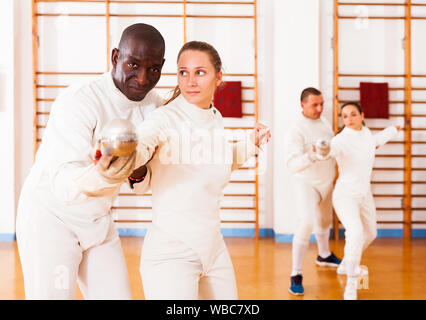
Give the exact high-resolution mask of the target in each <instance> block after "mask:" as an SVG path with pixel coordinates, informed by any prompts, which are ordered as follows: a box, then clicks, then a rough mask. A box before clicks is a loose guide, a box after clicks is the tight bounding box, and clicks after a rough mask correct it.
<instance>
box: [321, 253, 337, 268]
mask: <svg viewBox="0 0 426 320" xmlns="http://www.w3.org/2000/svg"><path fill="white" fill-rule="evenodd" d="M341 262H342V260H340V259H339V258H337V257H336V256H335V255H334V253H331V254H330V255H329V256H328V257H327V258H322V257H321V256H318V257H317V260H316V264H317V265H319V266H320V267H325V266H327V267H338V266H339V264H340V263H341Z"/></svg>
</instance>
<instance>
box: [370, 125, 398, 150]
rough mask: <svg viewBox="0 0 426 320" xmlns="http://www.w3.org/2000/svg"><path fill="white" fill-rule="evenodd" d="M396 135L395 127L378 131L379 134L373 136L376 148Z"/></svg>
mask: <svg viewBox="0 0 426 320" xmlns="http://www.w3.org/2000/svg"><path fill="white" fill-rule="evenodd" d="M397 134H398V130H397V129H396V127H395V126H390V127H387V128H386V129H384V130H382V131H380V132H379V133H377V134H375V135H373V137H374V140H375V142H376V147H380V146H382V145H384V144H386V143H387V142H389V141H390V140H392V139H393V138H394V137H395V136H396V135H397Z"/></svg>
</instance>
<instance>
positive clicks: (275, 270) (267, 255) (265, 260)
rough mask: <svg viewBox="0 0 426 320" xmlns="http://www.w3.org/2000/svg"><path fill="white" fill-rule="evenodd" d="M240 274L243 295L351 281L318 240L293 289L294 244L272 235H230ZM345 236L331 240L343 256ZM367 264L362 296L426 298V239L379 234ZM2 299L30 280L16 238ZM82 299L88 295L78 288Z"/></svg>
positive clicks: (1, 266)
mask: <svg viewBox="0 0 426 320" xmlns="http://www.w3.org/2000/svg"><path fill="white" fill-rule="evenodd" d="M225 240H226V243H227V245H228V248H229V251H230V254H231V257H232V261H233V263H234V268H235V270H236V275H237V283H238V291H239V298H240V299H248V300H257V299H261V300H275V299H279V300H287V299H297V300H299V299H309V300H312V299H314V300H317V299H321V300H322V299H331V300H334V299H341V298H342V295H343V289H344V285H345V281H346V277H345V276H337V275H336V272H335V269H334V268H328V267H317V266H316V265H315V264H314V260H315V258H316V245H315V244H314V243H312V244H311V245H310V248H309V250H308V253H307V256H306V259H305V264H304V287H305V295H304V296H303V297H294V296H292V295H290V294H289V293H288V286H289V275H290V271H291V244H290V243H276V242H275V241H274V240H273V239H272V238H266V239H261V240H260V241H259V242H258V243H256V242H255V240H254V239H251V238H225ZM142 243H143V238H133V237H129V238H122V244H123V249H124V252H125V256H126V260H127V265H128V268H129V275H130V280H131V288H132V294H133V298H134V299H144V295H143V291H142V284H141V280H140V276H139V272H138V268H139V257H140V249H141V246H142ZM343 246H344V241H343V240H340V241H338V242H335V241H331V247H332V249H333V251H334V252H335V253H336V255H337V256H339V257H341V256H342V254H343ZM362 264H364V265H366V266H367V267H368V269H369V273H370V274H369V289H363V290H359V291H358V296H359V299H365V300H367V299H389V300H392V299H398V300H401V299H415V300H417V299H421V300H425V299H426V290H425V288H426V239H413V240H412V241H411V242H408V243H403V240H402V239H391V238H387V239H385V238H382V239H377V240H376V241H375V242H374V243H373V245H372V246H371V247H370V248H368V249H367V251H366V252H365V253H364V256H363V260H362ZM0 270H1V272H0V284H1V285H0V299H24V298H25V295H24V285H23V278H22V272H21V267H20V262H19V256H18V251H17V247H16V242H10V243H8V242H3V243H0ZM76 298H77V299H82V296H81V294H80V292H77V295H76Z"/></svg>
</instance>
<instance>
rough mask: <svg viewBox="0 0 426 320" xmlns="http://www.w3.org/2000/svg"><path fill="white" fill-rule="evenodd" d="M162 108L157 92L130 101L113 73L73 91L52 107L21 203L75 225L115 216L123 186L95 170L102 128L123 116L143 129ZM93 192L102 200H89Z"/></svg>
mask: <svg viewBox="0 0 426 320" xmlns="http://www.w3.org/2000/svg"><path fill="white" fill-rule="evenodd" d="M162 104H163V99H162V98H161V97H160V96H159V95H158V94H157V93H156V92H155V91H150V92H149V93H148V94H147V95H146V97H145V98H144V99H143V100H142V101H139V102H134V101H131V100H129V99H127V97H126V96H125V95H124V94H123V93H122V92H121V91H120V90H119V89H117V87H116V86H115V85H114V82H113V80H112V76H111V73H105V74H103V75H101V76H99V77H97V78H96V79H95V80H93V81H91V82H89V83H87V84H85V85H78V86H70V87H68V88H67V89H66V90H65V91H64V92H63V93H61V94H60V96H59V97H58V98H57V99H56V101H55V102H54V103H53V105H52V109H51V113H50V117H49V121H48V123H47V127H46V130H45V133H44V135H43V141H42V143H41V146H40V148H39V150H38V152H37V156H36V160H35V164H34V165H33V167H32V168H31V171H30V174H29V176H28V177H27V179H26V182H25V185H24V189H23V192H22V194H21V197H24V199H21V201H33V200H34V199H37V201H34V202H37V203H40V204H42V205H43V206H44V207H45V208H48V210H50V211H52V212H54V213H55V214H56V215H58V216H65V217H68V218H70V219H71V220H74V221H75V220H77V221H81V222H84V221H94V220H95V219H97V218H99V217H101V216H105V215H107V214H109V212H110V208H111V206H112V203H113V201H114V199H115V198H116V196H117V194H118V192H119V188H120V185H121V183H120V184H113V185H109V184H106V183H105V182H103V180H102V179H101V177H100V176H99V175H98V174H97V171H96V170H94V164H93V162H92V161H93V160H92V159H93V149H94V146H95V144H96V141H97V140H98V139H99V138H100V133H101V131H102V128H103V127H104V126H105V125H106V124H107V123H108V122H109V121H111V120H113V119H117V118H121V119H128V120H130V121H131V122H132V123H133V124H134V125H135V126H137V125H139V124H140V123H142V121H143V120H144V118H145V117H146V115H147V114H148V113H149V112H151V111H153V110H154V109H155V108H156V107H158V106H160V105H162ZM87 190H90V191H91V192H94V193H97V196H88V195H87V194H86V191H87Z"/></svg>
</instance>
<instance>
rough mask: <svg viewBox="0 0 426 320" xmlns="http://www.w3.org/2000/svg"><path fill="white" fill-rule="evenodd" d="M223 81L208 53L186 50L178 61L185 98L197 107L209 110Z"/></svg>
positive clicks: (181, 88) (179, 76)
mask: <svg viewBox="0 0 426 320" xmlns="http://www.w3.org/2000/svg"><path fill="white" fill-rule="evenodd" d="M221 81H222V72H219V73H216V70H215V68H214V66H213V64H212V62H211V61H210V57H209V55H208V54H207V53H206V52H203V51H198V50H185V51H184V52H182V53H181V55H180V57H179V61H178V85H179V88H180V91H181V93H182V95H183V97H184V98H185V99H186V100H187V101H188V102H189V103H192V104H195V105H196V106H198V107H200V108H203V109H207V108H209V107H210V103H211V101H212V99H213V94H214V92H215V90H216V88H217V86H219V85H220V83H221Z"/></svg>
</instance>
